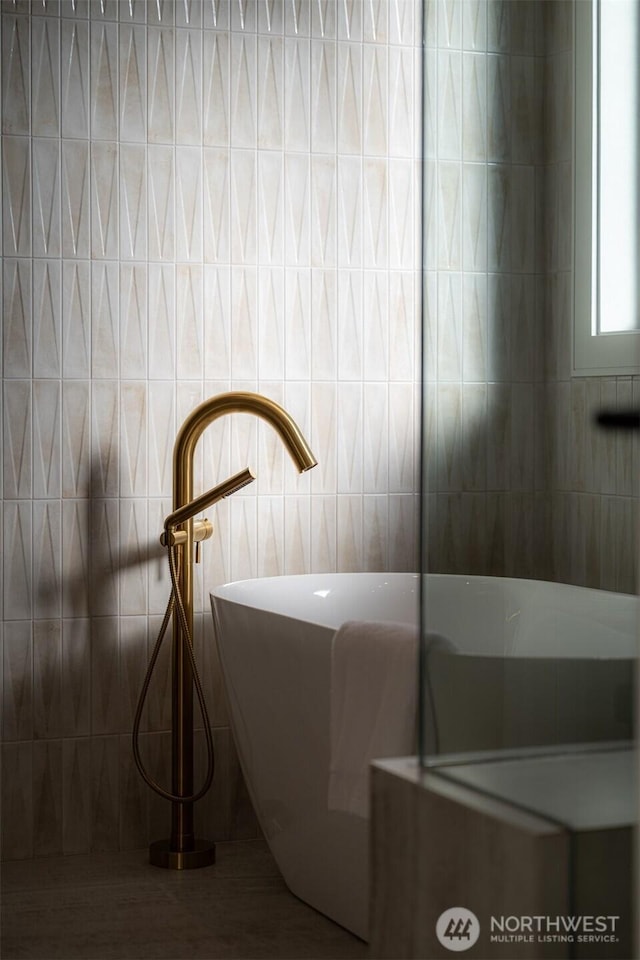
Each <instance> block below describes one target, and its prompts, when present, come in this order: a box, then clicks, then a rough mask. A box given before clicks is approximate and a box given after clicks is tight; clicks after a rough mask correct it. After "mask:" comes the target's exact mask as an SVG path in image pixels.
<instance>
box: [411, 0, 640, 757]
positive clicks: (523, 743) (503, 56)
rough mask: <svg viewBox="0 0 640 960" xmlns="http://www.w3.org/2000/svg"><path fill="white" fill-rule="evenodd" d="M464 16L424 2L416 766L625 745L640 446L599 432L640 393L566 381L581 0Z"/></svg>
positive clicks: (593, 381)
mask: <svg viewBox="0 0 640 960" xmlns="http://www.w3.org/2000/svg"><path fill="white" fill-rule="evenodd" d="M454 6H455V11H456V12H455V13H454V14H452V15H451V16H450V17H448V16H446V15H444V13H443V11H445V9H446V10H449V9H450V8H449V7H448V6H447V5H442V6H441V5H440V4H435V3H427V4H425V7H424V17H425V20H424V31H425V37H424V41H425V49H424V179H423V213H424V217H423V231H424V232H423V268H424V269H423V300H424V306H423V309H424V323H423V330H424V336H423V381H424V386H423V461H422V483H423V489H422V507H423V519H422V531H421V532H422V573H423V576H422V644H421V676H420V703H421V722H420V739H421V744H420V752H421V756H422V759H423V761H424V762H426V760H427V758H429V757H433V756H434V755H442V754H459V753H461V752H468V751H495V750H516V751H519V750H523V751H524V750H528V749H529V748H536V749H538V748H544V749H552V748H554V747H555V746H558V745H561V744H563V745H566V744H582V745H584V744H592V743H604V742H610V741H618V742H625V741H629V740H631V739H632V738H633V733H634V731H633V692H632V688H633V673H634V669H635V655H636V621H637V600H636V583H637V538H636V530H637V520H638V489H637V487H638V482H637V481H638V474H639V473H640V457H639V456H638V453H639V448H638V442H639V441H638V437H637V435H636V434H634V433H633V432H632V431H629V430H613V431H607V430H603V429H602V428H601V427H600V426H598V425H597V423H596V419H595V418H596V415H597V413H598V412H599V411H601V410H603V409H604V410H608V411H610V412H616V411H620V410H629V409H631V408H632V407H634V406H635V407H638V406H640V381H639V380H638V379H637V378H635V377H629V376H625V377H606V378H603V377H595V376H594V377H575V376H573V370H572V346H571V345H572V335H571V330H572V319H573V318H572V290H573V282H574V276H573V257H572V176H573V174H572V169H573V161H572V149H573V147H572V116H573V108H572V102H573V74H572V70H573V66H572V64H573V59H572V58H573V48H572V45H573V36H574V34H573V20H572V18H573V3H571V2H565V0H558V2H556V0H548V2H547V3H545V4H528V3H519V4H502V3H498V2H493V0H487V2H482V3H465V4H461V5H454ZM451 10H453V7H451Z"/></svg>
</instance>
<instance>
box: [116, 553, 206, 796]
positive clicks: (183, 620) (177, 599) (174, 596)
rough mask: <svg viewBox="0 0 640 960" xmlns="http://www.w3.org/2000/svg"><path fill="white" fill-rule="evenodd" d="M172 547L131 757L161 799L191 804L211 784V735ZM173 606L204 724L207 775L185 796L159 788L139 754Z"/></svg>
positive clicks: (136, 719) (140, 698) (135, 723)
mask: <svg viewBox="0 0 640 960" xmlns="http://www.w3.org/2000/svg"><path fill="white" fill-rule="evenodd" d="M175 550H176V548H175V546H170V547H169V550H168V552H169V571H170V574H171V594H170V596H169V602H168V604H167V609H166V610H165V613H164V617H163V620H162V625H161V627H160V632H159V633H158V639H157V640H156V642H155V646H154V648H153V653H152V654H151V659H150V660H149V666H148V667H147V672H146V674H145V678H144V680H143V682H142V689H141V690H140V697H139V699H138V706H137V708H136V715H135V718H134V721H133V733H132V742H133V758H134V760H135V762H136V766H137V768H138V770H139V771H140V775H141V776H142V778H143V779H144V780H145V782H146V783H147V784H148V785H149V786H150V787H151V789H152V790H155V792H156V793H157V794H159V795H160V796H161V797H164V799H165V800H171V801H172V803H194V802H195V801H196V800H199V799H200V798H201V797H203V796H204V795H205V793H206V792H207V790H208V789H209V787H210V786H211V782H212V780H213V774H214V769H215V756H214V751H213V737H212V736H211V724H210V723H209V714H208V712H207V704H206V702H205V698H204V691H203V689H202V683H201V682H200V675H199V673H198V666H197V664H196V658H195V654H194V652H193V640H192V638H191V633H190V631H189V626H188V624H187V616H186V613H185V610H184V604H183V601H182V596H181V595H180V588H179V586H178V571H177V563H176V554H175ZM174 607H176V608H177V610H178V618H179V620H180V626H181V627H182V635H183V637H184V639H185V642H186V646H187V652H188V655H189V662H190V664H191V671H192V673H193V682H194V685H195V688H196V695H197V697H198V704H199V706H200V713H201V714H202V721H203V723H204V735H205V739H206V742H207V775H206V777H205V781H204V784H203V785H202V787H201V788H200V790H198V791H197V793H194V794H192V795H191V796H185V797H181V796H177V795H176V794H174V793H170V792H169V791H168V790H165V789H164V788H163V787H161V786H160V784H159V783H157V782H156V781H155V780H154V779H153V777H152V776H151V775H150V774H149V773H147V771H146V769H145V766H144V764H143V762H142V757H141V756H140V721H141V719H142V711H143V709H144V704H145V700H146V699H147V693H148V692H149V684H150V683H151V677H152V676H153V671H154V669H155V666H156V661H157V659H158V655H159V653H160V648H161V646H162V641H163V640H164V636H165V633H166V632H167V627H168V626H169V622H170V620H171V615H172V613H173V610H174Z"/></svg>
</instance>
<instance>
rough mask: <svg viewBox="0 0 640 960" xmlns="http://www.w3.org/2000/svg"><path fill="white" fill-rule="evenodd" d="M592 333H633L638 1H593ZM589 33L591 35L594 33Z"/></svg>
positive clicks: (635, 316)
mask: <svg viewBox="0 0 640 960" xmlns="http://www.w3.org/2000/svg"><path fill="white" fill-rule="evenodd" d="M594 8H595V10H594V13H595V15H596V16H598V17H599V24H598V27H599V29H598V31H597V33H596V43H597V42H598V36H599V51H598V53H599V57H598V65H599V69H598V78H597V79H598V87H597V90H598V100H597V102H598V123H597V127H596V129H597V130H598V147H599V157H598V159H599V162H598V164H597V182H596V188H597V222H598V228H599V229H598V244H597V255H598V270H597V280H596V283H597V288H596V297H597V321H596V323H597V333H611V332H615V331H621V330H634V329H638V327H639V326H640V324H639V317H638V297H637V280H636V277H637V273H638V269H639V267H640V263H639V249H638V227H637V224H638V111H639V100H640V98H639V97H638V56H637V51H638V29H639V25H640V17H639V10H640V4H639V3H638V0H599V2H598V3H597V4H594ZM594 32H595V31H594Z"/></svg>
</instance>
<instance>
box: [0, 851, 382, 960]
mask: <svg viewBox="0 0 640 960" xmlns="http://www.w3.org/2000/svg"><path fill="white" fill-rule="evenodd" d="M216 854H217V862H216V864H215V865H214V866H212V867H208V868H206V869H203V870H192V871H185V872H174V871H169V870H159V869H158V868H157V867H151V866H149V864H148V863H147V853H146V850H136V851H133V852H127V853H109V854H95V855H92V856H80V857H55V858H51V859H41V860H29V861H14V862H9V863H4V864H2V877H1V879H2V890H1V892H2V926H1V927H0V957H2V960H22V958H30V960H31V958H38V960H54V958H60V960H115V958H117V960H146V958H157V960H214V958H224V960H241V958H244V960H258V958H263V957H264V958H272V960H287V958H296V960H301V958H316V960H321V958H350V957H366V956H367V955H368V948H367V945H366V944H364V943H363V942H362V941H361V940H358V939H357V938H356V937H354V936H352V935H351V934H350V933H348V932H347V931H346V930H344V929H343V928H342V927H339V926H337V924H335V923H333V922H332V921H331V920H328V919H327V918H326V917H324V916H322V914H320V913H317V912H316V911H315V910H313V909H312V908H311V907H308V906H307V905H306V904H304V903H302V901H300V900H298V899H297V898H296V897H294V896H293V894H291V893H290V892H289V891H288V890H287V888H286V886H285V884H284V881H283V880H282V878H281V876H280V874H279V872H278V869H277V867H276V865H275V863H274V861H273V858H272V857H271V854H270V853H269V850H268V848H267V845H266V844H265V842H264V841H262V840H250V841H245V842H236V843H219V844H217V848H216Z"/></svg>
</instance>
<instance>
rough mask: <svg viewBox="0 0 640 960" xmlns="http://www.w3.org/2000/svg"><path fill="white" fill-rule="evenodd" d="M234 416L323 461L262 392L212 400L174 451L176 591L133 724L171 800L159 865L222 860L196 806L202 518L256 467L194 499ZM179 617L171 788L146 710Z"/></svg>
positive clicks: (172, 563) (311, 463)
mask: <svg viewBox="0 0 640 960" xmlns="http://www.w3.org/2000/svg"><path fill="white" fill-rule="evenodd" d="M227 413H251V414H254V415H255V416H258V417H260V418H261V419H263V420H266V421H267V422H269V423H270V424H271V425H272V426H273V427H274V428H275V430H276V432H277V433H278V434H279V436H280V438H281V440H282V441H283V443H284V445H285V446H286V447H287V449H288V451H289V453H290V455H291V457H292V459H293V461H294V463H295V465H296V467H297V468H298V470H299V471H300V473H303V472H305V471H306V470H310V469H311V468H312V467H315V466H316V464H317V461H316V459H315V457H314V456H313V453H312V452H311V449H310V447H309V445H308V443H307V441H306V440H305V439H304V437H303V435H302V433H301V432H300V429H299V427H298V426H297V424H296V423H295V421H294V420H293V419H292V417H291V416H290V415H289V414H288V413H287V412H286V410H284V409H283V408H282V407H281V406H280V405H279V404H277V403H276V402H275V401H273V400H269V399H268V398H267V397H263V396H260V395H259V394H256V393H244V392H235V391H234V392H230V393H223V394H219V395H218V396H215V397H210V398H209V399H208V400H205V401H204V403H201V404H200V406H199V407H196V409H195V410H194V411H193V412H192V413H191V414H190V415H189V416H188V417H187V419H186V420H185V421H184V423H183V424H182V426H181V428H180V430H179V432H178V436H177V438H176V442H175V446H174V451H173V507H174V509H173V512H172V513H170V514H169V515H168V516H167V518H166V519H165V524H164V530H163V532H162V535H161V537H160V542H161V543H162V545H163V546H165V547H167V550H168V555H169V570H170V574H171V594H170V597H169V602H168V604H167V609H166V611H165V615H164V618H163V621H162V626H161V627H160V632H159V634H158V638H157V640H156V643H155V646H154V649H153V652H152V654H151V658H150V660H149V666H148V668H147V673H146V676H145V678H144V681H143V685H142V689H141V692H140V699H139V701H138V707H137V710H136V715H135V719H134V724H133V754H134V759H135V762H136V765H137V767H138V770H139V771H140V773H141V775H142V777H143V778H144V780H145V781H146V783H147V784H148V785H149V786H150V787H151V788H152V789H153V790H155V791H156V793H158V794H160V796H162V797H164V798H165V799H166V800H169V801H170V802H171V811H172V812H171V835H170V837H169V839H167V840H158V841H156V842H155V843H152V844H151V846H150V848H149V860H150V862H151V863H152V864H154V865H156V866H159V867H172V868H175V869H178V870H184V869H189V868H192V867H204V866H208V865H209V864H211V863H213V862H214V861H215V844H214V843H213V842H211V841H209V840H203V839H200V838H198V837H196V836H195V835H194V827H193V805H194V803H195V802H196V800H199V799H200V798H201V797H203V796H204V794H205V793H206V792H207V790H208V789H209V787H210V786H211V783H212V781H213V775H214V767H215V758H214V751H213V739H212V736H211V724H210V722H209V716H208V712H207V706H206V703H205V698H204V693H203V690H202V683H201V680H200V676H199V673H198V668H197V664H196V661H195V656H194V652H193V640H192V637H193V569H192V568H193V562H194V558H193V547H194V544H195V548H196V557H195V561H196V562H198V559H199V548H200V543H201V542H202V541H204V540H208V539H209V537H211V536H212V534H213V524H211V523H210V522H209V520H206V519H205V520H194V517H195V515H196V514H197V513H199V512H200V511H201V510H204V509H206V508H207V507H209V506H211V505H212V504H214V503H216V502H217V501H218V500H221V499H222V498H223V497H228V496H230V495H231V494H233V493H235V492H236V491H238V490H240V489H242V487H244V486H246V485H247V484H248V483H251V482H252V481H253V480H254V479H255V477H254V475H253V474H252V473H251V471H250V470H249V469H245V470H241V471H240V472H239V473H237V474H235V475H234V476H232V477H229V479H228V480H225V481H223V483H220V484H218V485H217V486H215V487H212V488H211V489H210V490H207V491H206V492H205V493H203V494H201V495H200V496H198V497H195V498H194V496H193V460H194V454H195V448H196V444H197V442H198V440H199V439H200V436H201V435H202V433H203V431H204V430H205V429H206V427H207V426H208V425H209V424H210V423H212V422H213V421H214V420H216V419H217V418H218V417H220V416H223V415H224V414H227ZM172 616H173V647H172V650H173V653H172V726H171V746H172V751H171V752H172V760H171V770H172V787H171V791H169V790H165V789H164V788H163V787H161V786H160V785H159V784H158V783H156V781H155V780H153V778H152V777H151V776H150V775H149V774H148V772H147V771H146V769H145V768H144V764H143V762H142V758H141V756H140V748H139V733H140V722H141V718H142V711H143V708H144V703H145V700H146V696H147V692H148V689H149V684H150V682H151V677H152V674H153V671H154V668H155V665H156V662H157V659H158V655H159V653H160V648H161V645H162V642H163V639H164V636H165V633H166V631H167V628H168V626H169V622H170V620H171V617H172ZM194 687H195V690H196V696H197V699H198V703H199V707H200V711H201V713H202V718H203V723H204V733H205V740H206V743H207V756H208V769H207V773H206V776H205V779H204V783H203V785H202V787H201V788H200V789H199V790H197V791H195V792H194V787H193V689H194Z"/></svg>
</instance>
